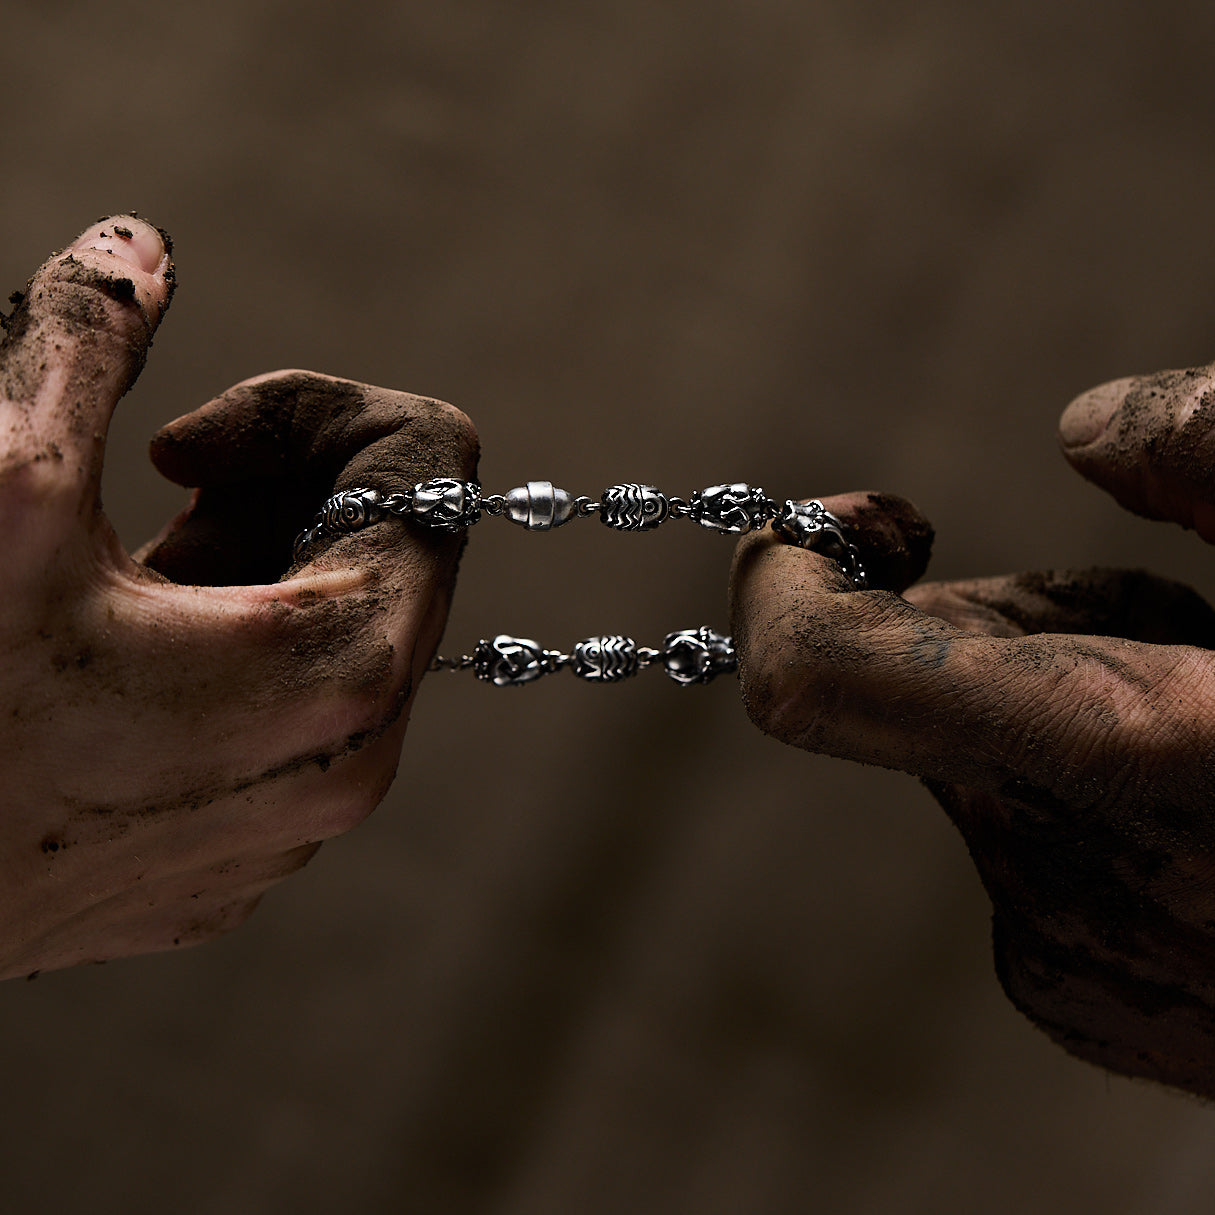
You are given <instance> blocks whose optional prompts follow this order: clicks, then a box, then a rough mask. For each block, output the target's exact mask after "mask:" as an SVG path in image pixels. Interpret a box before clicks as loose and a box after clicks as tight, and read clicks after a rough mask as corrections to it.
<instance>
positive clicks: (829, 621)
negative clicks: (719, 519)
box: [732, 368, 1215, 1096]
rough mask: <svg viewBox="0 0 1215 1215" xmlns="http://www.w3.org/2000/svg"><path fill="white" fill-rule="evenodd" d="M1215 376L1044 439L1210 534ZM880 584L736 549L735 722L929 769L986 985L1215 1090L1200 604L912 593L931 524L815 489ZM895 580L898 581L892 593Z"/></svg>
mask: <svg viewBox="0 0 1215 1215" xmlns="http://www.w3.org/2000/svg"><path fill="white" fill-rule="evenodd" d="M1213 417H1215V369H1212V368H1206V369H1203V370H1201V371H1194V372H1176V373H1166V374H1164V375H1159V376H1152V377H1146V378H1143V379H1137V380H1122V381H1118V382H1117V383H1115V384H1110V385H1105V386H1103V387H1101V388H1098V389H1095V390H1093V391H1092V392H1090V393H1087V394H1085V395H1084V396H1082V397H1080V398H1079V399H1078V400H1077V401H1075V402H1073V404H1072V405H1071V406H1070V407H1069V409H1068V411H1067V412H1066V413H1065V414H1064V417H1063V421H1062V423H1061V427H1060V431H1061V435H1062V438H1063V442H1064V450H1065V452H1066V454H1067V456H1068V458H1069V459H1070V460H1071V461H1072V463H1073V464H1074V465H1075V466H1076V467H1077V468H1078V469H1079V471H1080V472H1082V473H1083V474H1084V475H1085V476H1087V477H1089V478H1090V479H1091V480H1093V481H1095V482H1096V483H1097V484H1099V485H1101V486H1102V487H1103V488H1105V489H1107V490H1108V491H1109V492H1111V493H1112V494H1113V495H1114V497H1115V498H1117V499H1118V501H1119V502H1120V503H1122V505H1124V506H1126V507H1128V508H1129V509H1131V510H1133V511H1136V512H1137V513H1140V514H1145V515H1148V516H1150V517H1152V518H1158V519H1172V520H1175V521H1177V522H1179V523H1182V524H1184V525H1186V526H1195V527H1197V529H1198V530H1199V531H1200V532H1201V534H1202V535H1203V536H1204V537H1205V538H1206V539H1208V540H1212V539H1215V426H1213V425H1212V421H1213ZM826 505H827V507H828V509H829V510H831V511H833V512H834V513H835V514H836V515H838V516H840V518H841V519H843V520H844V521H845V523H846V524H849V525H851V527H852V528H854V529H855V534H856V537H857V539H858V542H859V543H860V545H861V548H862V551H863V552H864V555H865V562H866V565H867V566H868V568H869V571H870V574H871V584H872V585H874V586H876V587H878V588H880V589H875V590H868V591H855V590H853V589H852V587H851V585H850V584H849V583H848V582H847V580H846V579H844V578H843V576H842V575H841V574H840V572H839V571H838V569H837V568H836V567H835V566H834V565H833V564H832V562H830V561H829V560H827V559H826V558H825V557H822V556H819V555H817V554H815V553H813V552H807V551H803V550H801V549H797V548H792V547H789V546H787V545H783V544H780V543H777V542H775V540H774V538H773V537H772V536H771V534H770V533H768V534H766V535H762V534H761V535H759V536H755V537H748V538H747V539H746V540H744V541H743V542H742V544H741V545H740V546H739V550H738V553H737V555H736V560H735V567H734V572H733V581H732V605H733V607H732V610H733V627H734V637H735V642H736V645H737V647H738V653H739V660H740V674H741V677H742V683H743V694H744V697H745V700H746V703H747V707H748V710H749V712H750V714H751V716H752V718H753V719H754V721H755V722H756V723H757V724H758V725H759V726H760V727H761V728H762V729H764V730H766V731H768V732H769V733H771V734H773V735H775V736H776V737H778V738H780V739H782V740H784V741H786V742H789V743H793V744H795V745H797V746H800V747H804V748H806V749H807V750H810V751H817V752H822V753H825V754H829V755H837V756H843V757H846V758H849V759H855V760H860V761H862V762H866V763H873V764H880V765H882V766H884V767H888V768H896V769H900V770H902V771H905V772H910V773H914V774H915V775H918V776H921V777H923V778H924V780H925V782H926V783H927V784H928V787H929V788H930V789H931V790H932V792H933V793H934V794H935V795H936V797H937V798H938V799H939V800H940V802H941V803H942V805H943V806H944V807H945V809H946V810H947V811H948V813H949V815H950V816H951V818H952V819H953V821H954V822H955V823H956V825H957V826H958V827H959V829H960V830H961V832H962V834H963V836H964V837H965V839H966V843H967V845H968V846H969V849H970V853H971V856H972V858H973V859H974V862H975V865H976V866H977V867H978V870H979V873H980V875H981V877H982V880H983V882H984V885H985V886H986V888H987V892H988V894H989V896H990V897H991V901H992V904H993V908H994V917H993V943H994V949H995V957H996V967H997V971H998V974H999V977H1000V980H1001V982H1002V983H1003V985H1004V988H1005V990H1006V991H1007V993H1008V995H1009V996H1010V997H1011V999H1012V1001H1013V1002H1014V1004H1016V1006H1017V1007H1018V1008H1020V1009H1021V1010H1022V1011H1023V1012H1025V1013H1026V1014H1027V1015H1028V1016H1029V1017H1030V1018H1032V1019H1033V1020H1034V1021H1035V1022H1036V1023H1037V1024H1038V1025H1039V1026H1040V1027H1042V1028H1043V1029H1044V1030H1045V1031H1046V1032H1047V1033H1048V1034H1050V1035H1051V1036H1052V1037H1053V1038H1054V1039H1055V1040H1056V1041H1058V1042H1059V1043H1061V1044H1062V1045H1063V1046H1065V1047H1066V1048H1067V1049H1068V1050H1070V1051H1072V1052H1074V1053H1075V1054H1077V1055H1080V1056H1082V1057H1084V1058H1087V1059H1089V1060H1092V1061H1094V1062H1097V1063H1099V1064H1102V1065H1104V1066H1106V1067H1108V1068H1111V1069H1113V1070H1116V1071H1120V1072H1124V1073H1127V1074H1131V1075H1137V1076H1146V1077H1152V1078H1154V1079H1157V1080H1161V1081H1164V1082H1166V1083H1170V1084H1174V1085H1177V1086H1179V1087H1182V1088H1186V1089H1189V1090H1190V1091H1192V1092H1196V1093H1200V1094H1203V1095H1206V1096H1215V653H1212V651H1213V650H1215V612H1212V610H1211V609H1210V608H1209V607H1208V606H1207V605H1206V603H1204V602H1203V601H1202V600H1201V599H1200V598H1199V597H1198V596H1197V595H1196V594H1195V593H1194V592H1193V591H1191V590H1189V589H1188V588H1186V587H1183V586H1180V585H1178V584H1176V583H1172V582H1167V581H1165V580H1163V579H1158V578H1155V577H1152V576H1151V575H1148V574H1144V573H1131V572H1119V571H1111V570H1088V571H1082V572H1071V573H1048V574H1022V575H1017V576H1012V577H1005V578H988V579H982V580H976V581H969V582H954V583H938V584H926V585H923V586H918V587H915V588H913V589H911V590H907V589H906V588H907V587H909V586H910V585H911V584H912V583H913V582H914V581H915V580H916V579H917V578H918V577H919V576H920V575H921V574H922V573H923V571H924V567H925V565H926V563H927V559H928V551H929V547H930V545H931V541H932V534H931V529H930V528H929V527H928V525H927V524H926V523H925V522H924V520H923V519H922V518H920V517H919V516H918V515H917V514H916V512H915V510H914V509H913V508H912V507H910V506H909V505H908V504H906V503H904V502H901V501H899V500H897V499H888V498H882V497H878V496H876V495H865V494H854V495H848V496H844V497H839V498H834V499H829V500H828V501H827V503H826ZM900 592H901V594H900Z"/></svg>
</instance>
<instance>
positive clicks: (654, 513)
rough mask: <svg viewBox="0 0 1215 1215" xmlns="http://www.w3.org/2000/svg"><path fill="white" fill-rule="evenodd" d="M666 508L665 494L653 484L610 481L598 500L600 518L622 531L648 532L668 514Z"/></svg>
mask: <svg viewBox="0 0 1215 1215" xmlns="http://www.w3.org/2000/svg"><path fill="white" fill-rule="evenodd" d="M669 510H670V504H669V503H668V501H667V498H666V495H665V494H663V493H660V492H659V491H658V490H657V489H655V488H654V486H652V485H636V484H632V483H629V484H625V485H612V486H609V487H608V488H607V489H605V490H604V491H603V497H602V498H600V500H599V518H600V519H601V520H602V521H603V522H604V523H605V524H606V525H607V526H608V527H614V528H617V529H618V530H619V531H623V532H648V531H649V530H650V529H651V528H655V527H657V526H658V525H659V524H660V523H661V522H662V521H663V520H664V519H665V518H666V517H667V514H668V513H669Z"/></svg>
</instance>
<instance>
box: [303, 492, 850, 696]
mask: <svg viewBox="0 0 1215 1215" xmlns="http://www.w3.org/2000/svg"><path fill="white" fill-rule="evenodd" d="M483 514H484V515H489V516H491V517H495V518H496V517H498V516H502V517H504V518H506V519H508V520H509V521H510V522H511V523H515V524H517V525H518V526H520V527H523V528H526V529H527V530H528V531H534V532H544V531H551V530H552V529H553V528H555V527H562V526H564V525H565V524H566V523H568V522H569V521H570V520H571V519H585V518H588V517H589V516H591V515H598V516H599V521H600V522H601V523H603V524H604V525H605V526H607V527H611V528H614V529H615V530H617V531H631V532H645V531H652V530H653V529H654V528H656V527H659V526H661V525H662V524H663V523H665V522H666V521H667V520H668V519H691V520H692V521H693V522H694V523H698V524H699V525H700V526H701V527H703V528H705V529H706V530H708V531H714V532H717V533H718V534H719V535H733V536H739V535H743V534H745V533H747V532H750V531H754V530H755V529H757V528H761V527H764V526H766V525H767V524H768V523H769V522H770V523H771V524H772V529H773V531H775V532H776V534H777V535H778V536H779V537H780V538H781V539H782V540H783V541H785V543H786V544H792V545H796V546H798V547H799V548H805V549H811V550H813V551H815V552H818V553H822V554H823V555H824V556H827V557H830V558H831V559H832V560H833V561H835V562H836V563H837V564H838V566H839V567H840V569H841V570H842V571H843V573H844V574H845V575H846V576H847V577H848V579H849V580H850V581H851V582H852V584H853V586H854V587H856V588H857V589H863V588H864V587H865V586H866V585H867V582H866V578H865V567H864V564H863V563H862V561H861V556H860V553H859V552H858V551H857V548H856V546H855V545H854V544H853V543H852V542H851V541H850V540H849V539H848V536H847V534H846V532H845V528H844V525H843V523H842V522H841V521H840V520H839V519H837V518H836V517H835V515H833V514H832V513H831V512H830V511H829V510H827V509H826V507H824V506H823V504H822V503H821V502H818V501H811V502H795V501H793V500H792V499H786V501H785V502H784V503H783V504H782V503H779V502H777V501H776V500H775V499H773V498H769V497H768V495H767V494H765V493H764V491H763V490H762V489H759V488H757V487H754V486H751V485H748V484H746V483H745V482H743V481H735V482H732V483H729V484H724V485H710V486H709V487H708V488H707V489H701V490H697V491H696V492H695V493H694V494H692V496H691V497H690V498H687V499H684V498H676V497H670V496H668V495H666V494H664V493H662V492H661V491H660V490H658V489H656V488H655V487H654V486H652V485H641V484H639V483H635V482H626V483H621V484H619V485H610V486H608V488H607V489H605V490H604V491H603V493H602V494H601V495H600V496H599V498H598V499H595V498H590V497H587V496H586V495H581V496H579V497H574V496H573V495H572V494H570V493H569V492H568V491H566V490H564V489H558V488H557V487H556V486H554V485H553V483H552V482H551V481H529V482H528V483H527V484H526V485H520V486H518V487H516V488H515V489H512V490H510V492H509V493H506V494H488V495H485V494H482V492H481V486H480V484H479V483H478V482H476V481H461V480H459V479H457V478H455V477H434V478H432V479H431V480H429V481H421V482H419V483H418V484H417V485H414V486H413V487H412V488H410V489H407V490H405V491H404V492H401V493H393V494H381V493H380V492H379V491H378V490H375V489H368V488H358V489H347V490H343V491H341V492H340V493H337V494H334V495H333V496H332V497H331V498H330V499H329V500H328V501H327V502H326V503H325V505H324V506H323V507H322V508H321V510H320V511H319V513H318V514H317V516H316V518H315V519H314V520H313V521H312V524H311V526H309V527H308V528H306V529H305V530H304V531H303V532H301V533H300V535H299V537H298V538H297V539H296V542H295V559H296V560H297V561H300V560H303V559H304V557H305V556H306V555H307V553H308V551H309V550H310V549H311V548H312V546H313V545H315V544H318V543H320V542H321V541H322V540H328V539H333V538H335V537H337V536H342V535H346V534H348V533H350V532H355V531H360V530H362V529H363V528H365V527H370V526H371V525H372V524H375V523H379V522H381V521H382V520H384V519H385V518H388V517H389V516H393V517H395V518H399V519H411V520H413V521H414V522H415V523H421V524H423V525H425V526H427V527H431V528H434V529H436V530H438V531H444V532H458V531H463V530H465V529H467V528H469V527H472V526H473V524H475V523H477V522H478V521H479V520H480V518H481V516H482V515H483ZM658 664H661V665H662V666H663V667H664V669H665V670H666V673H667V675H669V676H670V677H671V678H672V679H673V680H675V681H676V682H677V683H680V684H699V683H708V682H709V681H710V680H711V679H713V678H715V677H716V676H717V675H720V674H724V673H726V672H728V671H733V670H735V668H736V665H737V663H736V659H735V655H734V646H733V643H732V641H731V639H730V638H729V637H725V636H723V635H722V634H720V633H715V632H713V630H712V629H709V628H705V627H702V628H698V629H681V630H679V631H678V632H675V633H668V634H667V637H666V640H665V641H664V642H663V644H662V647H661V648H659V649H654V648H652V647H648V646H639V645H638V644H637V643H636V642H635V641H634V640H633V639H632V638H631V637H623V636H620V635H618V634H610V635H605V636H602V637H588V638H586V639H585V640H583V641H580V642H578V644H577V645H576V646H575V647H574V649H573V651H572V652H571V653H569V654H565V653H562V652H561V651H560V650H546V649H544V648H543V647H542V646H540V645H538V644H537V643H536V642H534V641H531V640H530V639H528V638H525V637H510V636H507V635H506V634H504V633H503V634H499V635H498V636H497V637H494V638H491V639H488V640H482V641H479V642H478V643H477V646H476V648H475V650H474V651H473V652H472V653H471V654H463V655H461V656H460V657H458V658H442V657H439V658H436V659H435V660H434V661H433V662H432V663H431V666H430V669H431V670H434V671H440V670H443V671H461V670H468V669H470V668H471V669H472V671H473V673H474V674H475V675H476V676H477V678H478V679H483V680H485V681H487V682H489V683H494V684H497V685H498V686H500V687H513V686H519V685H521V684H525V683H531V682H533V681H534V680H536V679H539V678H540V677H541V676H542V675H548V674H552V673H554V672H556V671H560V670H563V669H565V668H567V667H568V668H569V669H570V670H571V671H573V673H574V674H575V675H576V676H578V678H579V679H585V680H587V681H588V682H591V683H617V682H619V681H620V680H622V679H627V678H630V677H631V676H633V675H635V674H637V672H638V671H640V670H643V669H644V668H645V667H648V666H652V665H658Z"/></svg>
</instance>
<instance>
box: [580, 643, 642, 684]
mask: <svg viewBox="0 0 1215 1215" xmlns="http://www.w3.org/2000/svg"><path fill="white" fill-rule="evenodd" d="M638 666H639V658H638V653H637V643H636V642H635V641H634V640H633V639H632V638H631V637H621V636H620V635H619V634H615V633H613V634H609V635H608V636H605V637H588V638H587V639H586V640H585V641H580V642H578V644H577V645H576V646H574V656H573V671H574V674H575V675H577V676H578V678H579V679H586V680H589V681H590V682H591V683H617V682H619V681H620V680H621V679H628V678H629V676H630V675H636V674H637V670H638Z"/></svg>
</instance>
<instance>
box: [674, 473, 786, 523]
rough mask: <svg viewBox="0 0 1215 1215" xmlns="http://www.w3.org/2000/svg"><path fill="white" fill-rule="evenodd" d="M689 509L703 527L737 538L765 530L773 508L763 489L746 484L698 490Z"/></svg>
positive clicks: (715, 486)
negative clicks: (751, 532) (759, 528)
mask: <svg viewBox="0 0 1215 1215" xmlns="http://www.w3.org/2000/svg"><path fill="white" fill-rule="evenodd" d="M688 507H689V510H688V514H689V515H690V516H691V517H692V518H693V519H695V520H696V522H697V523H699V524H700V526H701V527H707V528H708V529H709V530H710V531H715V532H728V533H730V534H731V535H735V536H738V535H742V534H743V533H744V532H749V531H753V530H754V529H755V528H757V527H763V525H764V524H765V523H766V522H767V521H768V518H769V516H770V515H771V513H772V509H773V508H772V505H771V504H770V503H769V501H768V495H767V494H765V493H764V491H763V490H762V489H759V488H757V487H753V486H750V485H747V484H746V482H744V481H735V482H734V483H732V484H730V485H710V486H709V488H708V489H701V490H697V492H696V493H694V494H693V495H692V498H691V500H690V501H689V503H688Z"/></svg>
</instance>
